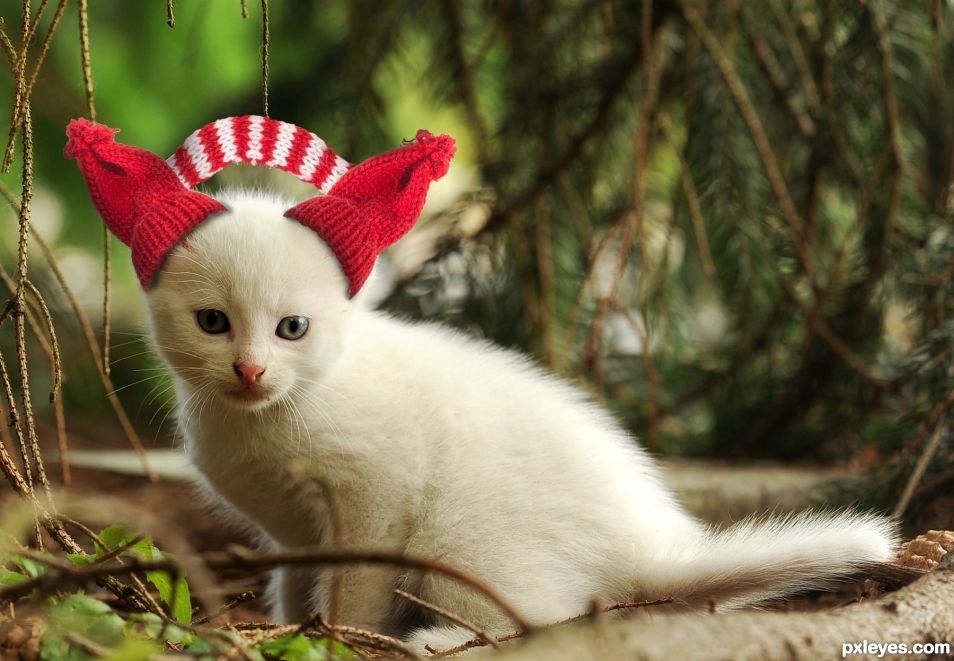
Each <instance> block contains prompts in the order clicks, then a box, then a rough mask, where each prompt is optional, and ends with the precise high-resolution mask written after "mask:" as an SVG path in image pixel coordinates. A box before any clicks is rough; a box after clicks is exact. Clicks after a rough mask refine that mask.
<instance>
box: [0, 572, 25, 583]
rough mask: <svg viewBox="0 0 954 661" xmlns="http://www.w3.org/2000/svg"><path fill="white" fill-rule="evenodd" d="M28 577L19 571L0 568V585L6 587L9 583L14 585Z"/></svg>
mask: <svg viewBox="0 0 954 661" xmlns="http://www.w3.org/2000/svg"><path fill="white" fill-rule="evenodd" d="M28 578H30V577H29V576H26V575H24V574H21V573H20V572H16V571H11V570H9V569H0V585H2V586H3V587H7V586H10V585H16V584H17V583H22V582H23V581H25V580H27V579H28Z"/></svg>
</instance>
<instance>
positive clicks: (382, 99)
mask: <svg viewBox="0 0 954 661" xmlns="http://www.w3.org/2000/svg"><path fill="white" fill-rule="evenodd" d="M34 4H38V3H34ZM55 4H56V3H54V2H51V3H50V6H49V7H48V8H47V9H46V12H45V14H44V18H43V19H42V20H41V23H40V25H41V28H40V29H39V30H38V37H37V38H36V39H34V43H32V45H31V53H32V54H33V55H34V56H35V55H36V53H38V52H39V50H40V42H41V41H42V36H43V35H44V34H45V27H46V26H47V25H49V22H50V17H51V16H52V14H53V9H54V6H55ZM248 9H249V16H248V18H243V17H242V15H241V9H240V3H239V1H238V0H181V1H179V2H176V3H175V18H176V23H175V27H174V28H170V27H169V26H168V25H167V17H166V4H165V3H164V2H161V1H159V0H148V1H141V2H105V1H102V0H93V2H92V3H91V7H90V35H91V44H92V46H91V59H92V72H93V81H94V84H95V93H96V109H97V113H98V119H99V121H101V122H103V123H105V124H107V125H109V126H113V127H118V128H120V129H122V133H121V136H120V139H121V140H122V141H124V142H126V143H128V144H133V145H137V146H141V147H145V148H148V149H150V150H153V151H155V152H156V153H158V154H160V155H163V156H166V155H168V154H171V153H172V152H173V151H174V150H175V148H176V147H177V146H178V145H179V144H180V143H181V142H182V140H183V139H184V138H185V137H186V136H187V135H188V134H189V133H191V132H192V131H193V130H195V129H197V128H198V127H200V126H202V125H203V124H205V123H207V122H209V121H213V120H215V119H218V118H220V117H226V116H230V115H240V114H252V113H260V112H261V111H262V95H261V78H262V70H261V57H260V55H261V53H260V49H261V44H262V18H261V17H262V14H261V5H260V4H259V3H257V2H250V3H249V7H248ZM0 10H2V11H0V15H2V16H3V17H4V19H5V25H6V29H7V30H8V33H9V34H10V35H11V39H13V41H14V43H15V44H16V43H18V41H17V37H18V35H19V29H20V27H19V26H20V19H19V15H20V8H19V4H18V3H15V2H13V1H12V0H2V1H0ZM952 17H954V8H952V4H951V3H949V2H946V1H932V0H926V1H923V2H922V1H919V2H897V3H895V2H878V1H874V0H869V1H868V2H858V3H855V2H841V3H831V2H823V1H821V0H818V1H815V0H790V1H783V0H766V2H759V3H744V2H725V3H723V2H705V1H701V2H691V1H689V0H685V1H684V2H677V1H675V0H673V1H661V0H656V1H655V2H650V3H646V2H642V3H640V2H622V1H614V0H590V1H587V0H572V1H571V0H566V1H561V0H549V1H541V2H520V1H516V0H494V1H474V2H469V1H468V2H464V1H462V0H439V1H434V2H423V3H422V2H397V1H394V0H384V1H380V2H378V1H374V2H372V1H368V0H358V1H355V2H341V1H331V0H329V1H325V2H320V3H319V2H279V1H277V0H273V2H272V3H271V6H270V37H271V39H270V41H271V47H270V76H269V79H270V86H269V103H270V110H271V116H273V117H275V118H277V119H282V120H285V121H289V122H293V123H296V124H299V125H301V126H304V127H306V128H308V129H310V130H312V131H314V132H315V133H318V134H319V135H320V136H322V137H323V138H324V139H325V140H326V142H328V144H329V145H331V146H332V147H333V148H334V149H335V150H336V151H337V152H338V153H339V154H341V155H342V156H344V157H345V158H347V159H349V160H351V161H352V162H358V161H360V160H362V159H364V158H366V157H368V156H370V155H372V154H375V153H378V152H381V151H385V150H388V149H392V148H394V147H396V146H397V145H399V144H400V142H401V140H402V139H405V138H410V137H412V136H413V134H414V132H415V131H416V130H417V129H418V128H424V127H426V128H428V129H429V130H431V131H432V132H435V133H436V132H446V133H450V134H452V135H454V136H455V138H456V139H457V141H458V145H459V151H458V156H457V158H456V160H455V162H454V166H453V168H452V171H451V175H450V176H449V177H448V178H447V179H446V180H445V181H442V182H441V183H440V184H439V185H437V186H435V187H434V189H433V193H432V196H431V198H432V199H431V202H430V203H429V206H428V208H427V209H426V211H425V215H424V219H423V220H422V222H421V223H420V224H419V227H418V229H417V230H416V231H415V232H414V233H412V234H411V235H410V236H409V237H408V238H407V239H406V240H405V241H403V242H402V243H401V244H399V245H398V246H396V247H395V249H393V250H392V251H390V252H389V253H388V255H386V258H387V262H388V263H387V264H386V265H385V268H384V269H383V276H382V278H381V282H380V283H379V292H378V297H379V298H380V304H381V306H382V307H384V308H387V309H391V310H393V311H395V312H397V313H399V314H402V315H406V316H410V317H413V318H425V319H438V320H442V321H445V322H448V323H452V324H455V325H458V326H460V327H462V328H465V329H467V330H468V331H470V332H472V333H475V334H478V335H481V336H484V337H488V338H490V339H493V340H495V341H498V342H501V343H503V344H506V345H508V346H513V347H516V348H519V349H522V350H525V351H529V352H531V353H532V354H534V355H535V356H536V357H537V358H538V359H539V360H541V361H543V362H544V363H546V364H547V365H548V366H549V367H550V368H552V369H553V370H555V371H557V372H559V373H561V374H563V375H566V376H567V377H570V378H574V379H578V380H579V381H580V383H581V384H582V385H583V386H584V387H587V388H589V389H590V390H591V391H592V393H593V395H594V396H595V397H598V398H602V399H604V400H605V401H606V403H607V404H608V405H609V406H610V407H611V408H612V409H613V410H614V411H615V412H616V413H617V414H618V415H619V416H621V417H622V418H623V419H624V420H625V422H626V424H627V425H628V426H629V427H630V428H631V429H632V430H633V431H634V432H635V433H636V434H637V435H638V436H639V437H640V438H641V439H642V440H643V442H645V443H646V444H648V445H649V447H650V448H651V449H652V450H654V451H656V452H660V453H671V454H686V455H702V456H713V457H727V458H732V459H739V458H743V457H745V458H775V459H785V460H790V461H803V462H824V463H838V464H845V463H847V464H850V465H853V466H856V467H860V468H864V469H867V470H870V471H871V472H870V473H869V475H870V476H871V479H868V480H866V481H865V485H864V486H865V488H864V489H863V490H861V491H859V492H858V493H852V494H851V495H850V496H849V497H850V498H856V499H861V500H862V501H863V502H865V503H868V504H875V505H878V506H881V507H887V508H889V509H890V508H891V507H893V505H894V503H895V501H896V499H897V496H898V493H899V491H900V489H901V486H902V485H903V484H904V482H905V480H906V479H907V476H908V475H909V474H910V472H911V470H912V467H913V466H914V463H915V461H916V460H917V458H918V456H920V453H921V450H922V447H923V444H924V443H925V441H926V439H927V438H928V437H929V436H930V435H931V434H932V433H933V432H934V431H935V430H940V431H944V433H945V437H944V438H945V440H944V441H943V442H942V443H941V446H940V449H939V450H938V452H937V454H936V455H934V456H933V458H932V460H931V461H930V463H929V466H928V469H927V472H926V474H925V476H924V477H923V478H922V480H921V481H920V482H919V484H920V487H919V489H920V490H919V491H918V492H916V495H917V498H916V499H915V502H914V505H913V506H912V511H913V512H914V513H915V514H917V513H918V512H928V511H932V510H937V509H938V508H941V507H948V506H949V505H950V504H951V503H952V498H954V472H952V470H951V468H950V467H951V465H952V464H951V459H952V458H954V457H952V452H951V449H950V444H949V443H950V441H949V440H948V439H947V438H946V436H947V435H946V427H944V425H945V424H946V423H945V412H946V409H947V407H948V406H949V405H950V404H951V403H952V401H954V360H952V352H954V322H952V320H951V312H952V307H954V303H952V301H954V297H952V292H954V285H952V280H954V229H952V222H951V182H952V178H954V123H952V122H951V118H952V117H954V94H952V92H951V90H950V88H949V80H950V76H951V74H952V72H954V69H952V66H954V48H952V41H951V31H952V26H954V23H952ZM77 34H78V28H77V13H76V6H75V5H74V4H73V3H68V4H67V6H66V12H65V14H64V16H63V18H62V23H61V25H60V26H59V28H58V32H57V33H56V35H55V37H54V39H53V41H52V47H51V50H50V53H49V57H48V59H47V61H46V64H45V66H44V67H43V69H42V71H41V72H40V75H39V78H38V82H37V85H36V88H35V91H34V94H33V119H34V128H35V152H36V181H35V184H36V194H35V199H34V205H33V220H34V223H35V225H36V227H37V229H38V231H39V232H40V233H41V234H42V235H43V236H45V237H46V238H47V239H48V240H49V242H50V243H51V244H52V245H53V246H54V248H55V252H56V255H57V256H58V258H59V260H60V261H61V262H62V266H63V270H64V272H65V273H66V274H67V276H68V279H69V281H70V283H71V285H72V287H73V288H75V290H76V291H77V294H78V296H79V298H80V300H81V301H82V302H83V304H84V305H85V306H86V307H87V308H88V310H89V315H90V316H91V318H92V319H93V320H94V321H96V322H97V323H98V320H99V319H100V318H101V312H100V309H101V295H102V293H101V291H102V254H101V241H102V234H101V232H102V225H101V221H100V220H99V218H98V217H97V215H96V213H95V211H94V210H93V207H92V205H91V203H90V202H89V199H88V196H87V194H86V192H85V188H84V186H83V183H82V180H81V177H80V176H79V173H78V171H77V170H76V168H75V165H74V164H73V163H71V162H68V161H66V160H65V159H64V158H63V157H62V147H63V145H64V143H65V136H64V129H65V126H66V123H67V122H68V121H69V119H71V118H73V117H78V116H83V115H84V114H85V112H86V110H85V109H86V104H85V99H84V93H83V82H82V74H81V68H80V56H79V53H80V50H79V44H78V39H77ZM0 86H2V94H3V98H5V99H8V100H12V98H13V85H12V79H11V77H10V76H3V77H2V78H0ZM7 117H8V118H9V111H8V114H7ZM18 160H19V159H18ZM18 167H19V165H18V164H16V163H15V164H14V167H13V169H12V170H11V172H10V173H9V174H6V175H3V181H4V182H5V183H6V184H7V186H8V187H9V188H11V189H12V190H14V191H15V192H16V191H17V190H18V189H19V185H20V181H19V175H18ZM233 170H234V169H233ZM289 179H290V177H287V176H285V175H281V174H280V173H262V172H257V171H256V172H249V171H246V170H240V171H227V172H225V173H223V174H221V175H219V176H217V177H216V178H215V179H214V180H213V182H212V184H211V186H210V187H209V189H210V190H214V189H215V188H216V187H217V186H218V185H229V184H241V185H250V184H251V185H274V186H279V187H288V188H289V190H294V191H295V192H296V193H297V194H300V195H304V194H305V191H304V190H302V189H301V188H295V186H294V182H290V181H289ZM3 222H4V223H6V225H7V227H8V231H6V232H5V233H4V237H5V251H4V253H3V260H2V261H3V263H4V265H5V266H6V267H7V270H8V271H10V272H12V271H13V270H14V269H15V246H16V236H15V232H14V230H13V228H14V223H15V216H14V215H13V213H12V212H5V217H4V219H3ZM113 255H114V259H113V283H114V296H113V305H112V310H113V314H114V319H113V330H114V333H113V341H114V342H115V346H114V349H113V356H114V366H113V375H112V376H113V380H114V382H115V384H116V386H117V388H120V389H121V390H120V391H119V393H118V394H119V395H120V397H121V399H122V400H123V402H124V403H125V404H126V407H127V408H128V410H129V411H130V414H131V416H132V417H133V419H134V422H135V424H136V425H137V427H138V428H139V429H140V431H141V433H142V434H143V437H144V438H145V439H146V440H147V441H149V442H154V443H158V444H159V445H168V444H169V443H170V442H171V441H170V437H171V432H172V425H171V424H169V422H168V419H167V418H166V413H167V412H168V410H169V402H168V391H167V390H164V389H165V388H166V385H167V383H166V382H165V381H164V380H163V377H162V376H161V375H158V374H157V373H155V372H150V371H141V370H144V369H145V370H148V369H150V368H152V367H154V366H155V365H156V362H155V360H154V359H152V358H151V356H150V355H149V353H148V351H147V349H146V348H145V344H144V342H143V341H142V339H141V336H142V334H143V333H144V318H143V314H142V303H141V294H140V292H139V290H138V286H137V284H136V281H135V278H134V276H133V274H132V269H131V266H130V263H129V259H128V252H127V250H126V249H125V247H124V246H121V245H120V244H118V242H116V241H115V240H114V241H113ZM46 269H47V267H46V265H45V263H44V260H43V258H42V256H41V255H39V254H36V255H31V274H32V277H33V278H34V280H35V281H36V282H37V283H38V285H39V286H40V288H41V290H42V291H43V292H44V294H45V295H46V296H47V300H48V301H49V302H50V305H51V307H52V308H53V312H54V317H55V318H56V320H57V324H58V325H57V328H58V331H59V336H60V340H61V343H62V344H63V346H64V355H65V361H66V365H65V371H66V373H67V375H68V380H67V382H66V385H65V395H64V401H65V403H66V406H67V414H68V418H67V428H68V430H70V432H71V433H74V434H77V435H79V436H84V437H86V438H91V439H95V440H98V441H101V442H103V443H120V442H122V434H121V432H119V431H118V428H117V427H116V424H115V422H113V420H112V414H111V412H110V408H109V406H108V405H107V402H106V399H105V397H104V393H103V388H102V386H101V384H100V382H99V378H98V377H97V374H96V369H95V365H94V363H93V361H92V359H91V357H90V355H89V351H88V350H87V349H86V347H85V344H84V343H83V341H82V339H81V336H80V333H79V331H78V327H77V326H76V323H75V320H74V319H73V318H72V315H71V314H70V312H69V307H68V305H67V303H66V302H65V300H64V298H63V296H62V294H61V292H60V291H59V289H58V287H57V285H56V284H55V282H54V281H53V280H52V279H51V278H50V275H49V273H48V271H47V270H46ZM2 348H3V349H4V350H5V351H7V352H9V351H10V350H11V348H12V339H11V338H10V337H8V336H4V338H3V345H2ZM647 348H648V350H647ZM34 356H35V357H36V358H37V363H35V365H36V377H35V383H36V386H37V388H38V389H40V390H42V389H43V388H45V387H47V386H48V383H49V376H48V370H45V369H44V368H43V367H42V364H40V362H39V356H40V354H38V353H37V352H34ZM462 378H466V375H462ZM44 379H45V380H46V385H44ZM37 399H42V398H40V397H38V398H37ZM38 406H41V408H40V409H39V410H40V412H41V413H42V414H43V415H44V416H49V415H50V411H49V410H47V407H45V404H40V405H38ZM163 421H165V423H164V424H163Z"/></svg>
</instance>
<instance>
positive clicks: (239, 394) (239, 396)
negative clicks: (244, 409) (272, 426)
mask: <svg viewBox="0 0 954 661" xmlns="http://www.w3.org/2000/svg"><path fill="white" fill-rule="evenodd" d="M225 396H226V397H228V398H229V399H231V400H232V401H235V402H242V403H244V404H261V403H263V402H267V401H268V400H269V398H270V397H271V395H270V394H269V393H268V392H267V391H265V390H257V389H255V390H253V389H252V388H237V389H234V390H226V391H225Z"/></svg>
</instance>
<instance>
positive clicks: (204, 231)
mask: <svg viewBox="0 0 954 661" xmlns="http://www.w3.org/2000/svg"><path fill="white" fill-rule="evenodd" d="M220 199H222V201H223V202H225V204H226V206H227V207H228V208H229V211H228V212H226V213H223V214H221V215H219V216H216V217H214V218H211V219H209V220H207V221H206V222H204V223H202V224H201V225H199V226H198V227H197V228H196V229H195V230H194V231H193V232H192V233H190V234H189V235H188V236H187V237H186V238H185V239H184V240H182V241H180V242H179V244H178V245H177V246H176V247H175V248H174V249H173V250H172V251H171V252H170V253H169V256H168V258H167V259H166V261H165V263H164V265H163V267H162V269H161V271H160V273H159V275H158V277H157V279H156V281H155V283H154V286H153V287H152V288H151V289H150V290H149V292H148V303H149V311H150V316H151V320H152V334H153V340H154V341H155V344H156V347H157V349H158V350H159V352H160V353H161V355H162V356H163V357H164V358H165V360H166V362H168V364H169V365H170V367H171V368H172V369H173V371H174V372H175V375H176V376H177V377H179V378H180V379H181V380H183V381H185V382H186V383H188V384H189V385H190V386H191V387H192V390H193V391H194V392H195V393H196V395H195V396H196V398H197V399H199V400H200V401H202V400H205V399H206V398H213V399H214V400H215V401H220V402H223V403H226V404H229V405H232V406H234V407H237V408H240V409H247V410H254V409H261V408H264V407H267V406H269V405H270V404H273V403H275V402H277V401H279V400H280V399H281V398H282V397H284V396H286V395H288V394H290V393H293V392H294V391H295V389H296V388H307V386H308V384H310V383H314V382H317V381H321V380H322V379H323V378H325V377H326V376H327V375H328V374H329V373H330V372H331V371H332V370H333V369H334V367H335V365H336V364H337V362H338V360H339V358H340V357H341V355H342V353H343V351H344V349H345V345H346V343H347V336H348V328H349V320H350V317H351V314H352V312H353V310H354V309H355V308H356V307H357V306H358V305H360V295H359V296H358V297H355V298H353V299H349V297H348V281H347V280H346V278H345V277H344V275H343V273H342V270H341V267H340V266H339V264H338V261H337V260H336V259H335V256H334V254H333V253H332V251H331V250H330V249H329V248H328V247H327V246H326V245H325V243H324V242H323V241H322V240H321V239H320V238H319V237H318V235H317V234H316V233H315V232H314V231H313V230H311V229H308V228H307V227H304V226H303V225H301V224H300V223H298V222H297V221H294V220H291V219H288V218H285V217H284V216H283V213H284V211H285V209H287V208H288V207H289V204H288V202H287V201H286V200H281V199H276V198H273V197H269V196H264V195H260V194H259V195H255V194H248V193H240V192H233V193H227V194H224V195H222V196H220Z"/></svg>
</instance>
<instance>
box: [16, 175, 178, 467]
mask: <svg viewBox="0 0 954 661" xmlns="http://www.w3.org/2000/svg"><path fill="white" fill-rule="evenodd" d="M0 195H2V196H3V197H4V198H5V199H6V200H7V202H8V203H9V204H10V206H11V207H13V209H14V210H15V211H17V212H18V213H19V210H20V206H21V205H20V203H19V202H17V200H16V198H14V196H13V194H12V193H10V191H9V189H8V188H7V187H6V186H4V185H3V182H0ZM29 230H30V233H31V235H32V237H33V240H34V241H35V242H36V245H37V246H38V247H39V248H40V251H41V252H42V253H43V256H44V257H45V258H46V261H47V264H48V265H49V267H50V271H51V272H52V273H53V277H54V278H55V279H56V281H57V283H58V284H59V286H60V288H61V289H62V290H63V293H64V294H65V295H66V299H67V301H69V304H70V308H71V309H72V311H73V316H74V317H76V321H77V322H78V323H79V325H80V329H81V330H82V331H83V335H84V337H85V338H86V344H87V346H88V347H89V350H90V353H91V354H92V355H93V360H94V362H95V363H96V371H97V373H98V374H99V378H100V381H101V382H102V384H103V388H104V390H105V392H106V399H107V400H108V401H109V404H110V406H111V407H112V409H113V412H114V413H115V415H116V419H117V420H118V421H119V425H120V427H122V430H123V432H124V433H125V434H126V438H127V440H129V444H130V445H131V446H132V447H133V449H134V450H135V451H136V453H137V454H138V455H139V460H140V463H141V464H142V466H143V471H144V472H145V474H146V476H147V477H148V478H149V479H150V480H151V481H153V482H155V481H157V480H158V479H159V478H158V476H157V475H156V474H155V472H154V471H153V470H152V468H151V467H150V466H149V462H148V459H147V458H146V450H145V448H144V447H143V444H142V441H141V440H140V439H139V434H137V433H136V430H135V429H134V428H133V426H132V423H131V422H130V420H129V416H128V415H127V414H126V410H125V409H124V408H123V405H122V403H121V402H120V401H119V398H118V397H117V396H116V393H115V390H116V388H115V386H113V382H112V380H111V379H110V378H109V375H108V374H106V373H105V371H103V354H102V352H101V350H100V347H99V344H98V342H97V341H96V334H95V333H94V332H93V325H92V323H90V320H89V316H88V315H87V314H86V311H85V310H84V309H83V306H82V305H80V302H79V299H78V298H77V297H76V294H75V292H74V291H73V288H72V287H70V284H69V281H68V279H67V278H66V276H65V275H64V273H63V271H62V269H61V268H60V265H59V261H58V260H57V259H56V256H55V255H54V254H53V250H52V249H51V248H50V245H49V244H48V243H47V242H46V241H45V240H44V239H43V237H42V236H41V235H40V234H39V233H38V232H37V231H36V228H35V227H33V226H32V225H30V226H29Z"/></svg>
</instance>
